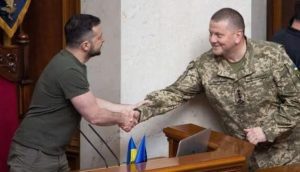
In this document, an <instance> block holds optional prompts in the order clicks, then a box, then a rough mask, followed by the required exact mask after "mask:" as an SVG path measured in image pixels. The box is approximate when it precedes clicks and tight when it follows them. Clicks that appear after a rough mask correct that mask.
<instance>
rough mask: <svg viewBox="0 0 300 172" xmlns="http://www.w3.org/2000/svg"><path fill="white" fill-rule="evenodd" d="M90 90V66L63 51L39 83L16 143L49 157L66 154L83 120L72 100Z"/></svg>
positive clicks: (15, 139) (48, 66) (18, 132)
mask: <svg viewBox="0 0 300 172" xmlns="http://www.w3.org/2000/svg"><path fill="white" fill-rule="evenodd" d="M88 91H89V83H88V81H87V73H86V66H85V65H84V64H82V63H81V62H79V61H78V60H77V59H76V58H75V57H74V56H73V55H72V54H71V53H70V52H68V51H67V50H62V51H60V52H59V53H58V54H57V55H56V56H54V58H53V59H52V60H51V61H50V63H49V64H48V65H47V66H46V68H45V69H44V71H43V72H42V74H41V76H40V78H39V80H38V82H37V83H36V86H35V90H34V93H33V96H32V101H31V104H30V107H29V111H28V113H27V114H26V117H25V118H24V119H23V121H22V123H21V124H20V127H19V128H18V129H17V131H16V134H15V136H14V139H13V140H14V141H16V142H18V143H20V144H22V145H25V146H28V147H31V148H35V149H39V150H41V151H43V152H45V153H48V154H52V155H59V154H62V153H64V152H65V146H66V145H67V144H68V143H69V141H70V139H71V136H72V134H73V132H74V131H75V129H76V128H77V126H78V125H79V122H80V119H81V116H80V114H79V113H78V112H77V111H76V110H75V108H74V106H73V105H72V103H71V101H70V99H71V98H73V97H76V96H78V95H81V94H84V93H86V92H88Z"/></svg>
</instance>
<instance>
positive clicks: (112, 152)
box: [88, 124, 120, 166]
mask: <svg viewBox="0 0 300 172" xmlns="http://www.w3.org/2000/svg"><path fill="white" fill-rule="evenodd" d="M88 125H89V127H90V128H91V129H92V131H93V132H94V133H95V134H96V135H97V136H98V138H99V139H100V140H101V141H102V142H103V143H104V144H105V146H106V147H107V148H108V150H109V151H110V152H111V154H112V155H113V156H114V157H115V160H116V161H117V163H118V165H119V166H120V160H119V158H118V157H117V155H116V154H115V153H114V151H113V150H112V149H111V148H110V147H109V146H108V144H107V143H106V141H105V140H104V139H103V138H102V137H101V136H100V134H99V133H98V132H97V131H96V130H95V128H94V127H93V126H92V125H91V124H88Z"/></svg>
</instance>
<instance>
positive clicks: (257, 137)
mask: <svg viewBox="0 0 300 172" xmlns="http://www.w3.org/2000/svg"><path fill="white" fill-rule="evenodd" d="M244 131H245V132H246V136H247V140H248V141H249V142H250V143H252V144H254V145H256V144H257V143H260V142H265V141H267V138H266V135H265V133H264V132H263V130H262V128H260V127H255V128H248V129H244Z"/></svg>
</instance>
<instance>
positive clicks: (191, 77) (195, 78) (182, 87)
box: [138, 61, 202, 121]
mask: <svg viewBox="0 0 300 172" xmlns="http://www.w3.org/2000/svg"><path fill="white" fill-rule="evenodd" d="M201 90H202V86H201V76H199V73H198V70H197V67H196V63H195V61H192V62H190V63H189V65H188V67H187V68H186V70H185V72H184V73H183V74H182V75H181V76H180V77H179V78H178V79H177V81H175V82H174V83H173V84H172V85H170V86H168V87H166V88H165V89H162V90H159V91H154V92H152V93H150V94H148V95H147V96H146V98H145V100H149V101H151V103H150V104H147V105H143V106H141V107H139V108H138V110H139V111H140V112H141V116H140V121H144V120H147V119H149V118H151V117H153V116H155V115H160V114H163V113H166V112H168V111H170V110H172V109H175V108H176V107H178V106H179V105H181V104H182V103H184V102H186V101H188V100H189V99H191V98H193V97H194V96H195V95H196V94H198V93H199V92H200V91H201Z"/></svg>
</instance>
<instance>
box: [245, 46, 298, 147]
mask: <svg viewBox="0 0 300 172" xmlns="http://www.w3.org/2000/svg"><path fill="white" fill-rule="evenodd" d="M280 51H281V53H280V55H279V58H278V61H276V62H274V63H273V64H274V69H273V77H274V82H275V84H276V87H277V90H278V97H279V98H280V101H281V103H280V104H279V106H278V111H276V112H275V113H274V114H273V116H272V118H271V119H272V120H270V121H265V123H264V124H263V126H262V127H261V131H260V130H258V129H254V128H252V129H250V130H248V131H247V130H246V134H247V138H248V139H250V140H253V139H254V138H255V139H259V138H260V139H261V140H260V141H259V142H263V141H264V140H265V141H269V142H273V141H274V140H275V139H276V138H277V137H279V136H280V135H281V134H283V133H285V132H287V131H290V130H292V129H293V128H294V127H295V126H296V124H297V121H299V117H300V80H299V77H298V76H297V74H296V73H297V71H295V69H294V68H293V66H294V64H293V62H292V61H291V60H290V58H289V57H288V55H287V54H286V52H285V51H284V49H283V48H280ZM258 128H260V127H258ZM249 131H250V132H249ZM263 134H264V136H265V138H263ZM258 137H259V138H258ZM254 144H256V143H255V141H254Z"/></svg>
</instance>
